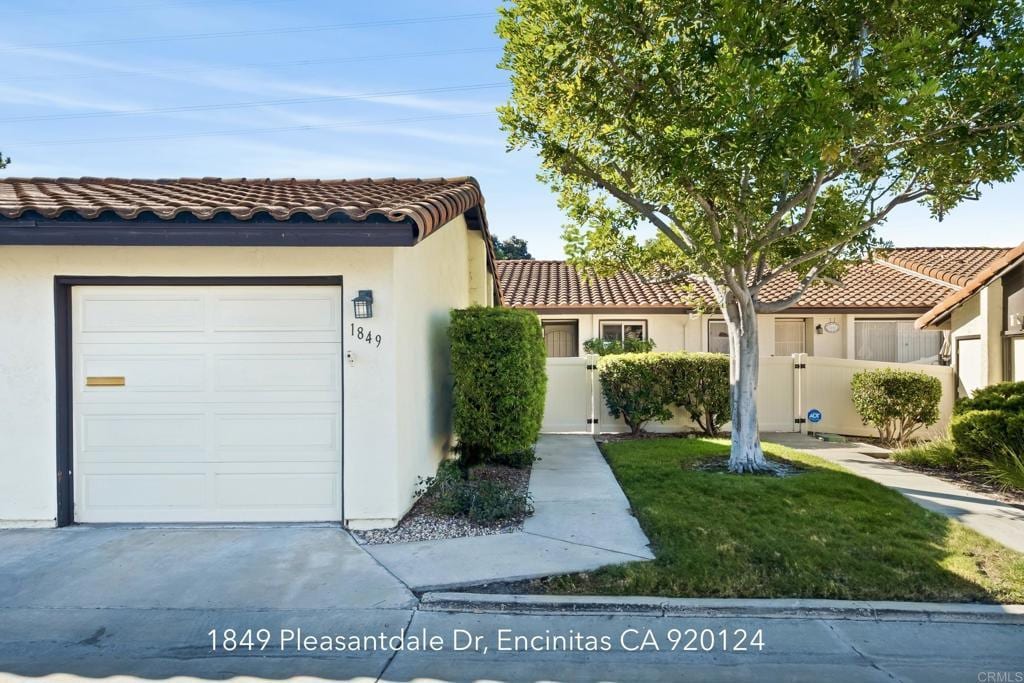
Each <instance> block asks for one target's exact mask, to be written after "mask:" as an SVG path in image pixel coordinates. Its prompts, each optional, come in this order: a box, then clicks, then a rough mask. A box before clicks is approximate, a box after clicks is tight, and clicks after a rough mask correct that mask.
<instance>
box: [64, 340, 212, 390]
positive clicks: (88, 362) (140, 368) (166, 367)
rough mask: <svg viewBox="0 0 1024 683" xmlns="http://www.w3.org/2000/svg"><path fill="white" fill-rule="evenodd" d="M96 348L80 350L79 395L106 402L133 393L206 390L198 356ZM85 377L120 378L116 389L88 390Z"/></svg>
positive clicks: (203, 360)
mask: <svg viewBox="0 0 1024 683" xmlns="http://www.w3.org/2000/svg"><path fill="white" fill-rule="evenodd" d="M108 346H109V345H108ZM94 348H96V345H88V346H87V347H86V348H83V349H82V365H81V367H82V371H81V376H80V377H79V378H78V382H79V385H80V386H81V387H82V389H83V391H85V392H88V393H96V394H102V395H104V396H106V397H107V398H111V397H116V396H118V395H122V394H126V393H129V394H130V393H134V392H137V391H148V392H152V391H196V392H198V391H203V390H204V388H205V386H206V358H205V356H203V355H201V354H194V353H193V354H168V353H162V352H160V351H159V350H154V352H153V353H150V354H134V355H127V354H124V353H117V352H116V350H115V351H114V352H111V351H110V350H108V349H104V351H103V352H102V353H100V352H94V351H92V349H94ZM88 377H124V379H125V385H124V387H120V388H117V389H115V388H113V387H90V386H87V385H86V379H87V378H88Z"/></svg>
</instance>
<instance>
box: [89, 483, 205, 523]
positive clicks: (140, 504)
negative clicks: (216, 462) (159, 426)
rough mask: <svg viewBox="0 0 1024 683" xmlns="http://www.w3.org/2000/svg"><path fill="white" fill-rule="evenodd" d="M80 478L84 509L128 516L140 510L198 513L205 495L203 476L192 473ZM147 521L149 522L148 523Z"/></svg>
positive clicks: (116, 517) (128, 518)
mask: <svg viewBox="0 0 1024 683" xmlns="http://www.w3.org/2000/svg"><path fill="white" fill-rule="evenodd" d="M82 476H83V479H84V482H83V483H84V486H83V489H84V493H85V500H84V501H83V503H84V505H85V507H86V508H87V509H90V510H92V509H95V510H100V511H105V512H106V513H107V514H108V515H110V514H111V513H115V511H119V510H120V511H125V512H127V513H129V514H130V513H131V512H132V511H133V510H137V509H139V508H150V509H153V508H162V509H164V510H174V509H181V508H192V509H196V510H198V509H200V508H202V507H203V505H204V503H205V501H206V499H207V497H208V495H207V487H208V485H207V475H206V473H205V472H191V473H169V472H159V473H150V474H146V473H134V474H122V473H117V474H113V473H103V472H96V473H91V472H87V473H85V474H84V475H82ZM132 520H133V518H132V517H121V516H118V515H116V513H115V514H114V515H113V516H105V517H103V518H101V519H97V520H96V521H132ZM147 521H149V520H147Z"/></svg>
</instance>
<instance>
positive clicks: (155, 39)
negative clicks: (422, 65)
mask: <svg viewBox="0 0 1024 683" xmlns="http://www.w3.org/2000/svg"><path fill="white" fill-rule="evenodd" d="M483 18H492V19H493V18H494V13H493V12H477V13H474V14H447V15H441V16H436V17H417V18H414V19H380V20H377V21H361V22H355V23H350V24H319V25H317V26H292V27H285V28H267V29H253V30H248V31H218V32H215V33H181V34H177V35H163V36H139V37H135V38H110V39H105V40H80V41H75V42H69V43H67V42H66V43H32V44H26V45H10V46H7V47H2V48H0V52H17V51H20V50H33V49H37V48H52V47H91V46H96V45H129V44H132V43H168V42H178V41H185V40H206V39H210V38H239V37H244V36H269V35H273V36H279V35H283V34H287V33H313V32H320V31H343V30H348V29H356V28H379V27H384V26H405V25H408V24H434V23H441V22H446V21H463V20H466V19H483Z"/></svg>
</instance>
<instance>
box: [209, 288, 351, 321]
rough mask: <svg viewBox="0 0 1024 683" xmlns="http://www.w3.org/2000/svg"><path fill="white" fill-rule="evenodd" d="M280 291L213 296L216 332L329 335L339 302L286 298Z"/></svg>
mask: <svg viewBox="0 0 1024 683" xmlns="http://www.w3.org/2000/svg"><path fill="white" fill-rule="evenodd" d="M279 292H280V290H279V289H278V290H273V291H272V292H265V293H262V294H259V293H255V292H247V293H246V294H243V295H237V294H224V295H219V296H215V298H214V303H213V330H214V331H216V332H333V331H336V330H337V329H338V318H339V308H340V307H339V305H338V304H339V302H338V300H337V299H336V298H334V297H330V296H315V297H314V296H308V297H301V298H300V297H288V296H282V295H281V294H280V293H279Z"/></svg>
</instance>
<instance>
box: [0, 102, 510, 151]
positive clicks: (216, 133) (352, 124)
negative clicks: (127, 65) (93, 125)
mask: <svg viewBox="0 0 1024 683" xmlns="http://www.w3.org/2000/svg"><path fill="white" fill-rule="evenodd" d="M493 115H494V112H493V111H483V112H473V113H470V114H440V115H437V116H416V117H411V118H404V119H383V120H381V119H376V120H368V121H345V122H342V123H325V124H310V125H305V126H278V127H275V128H242V129H239V128H231V129H225V130H208V131H201V132H196V133H173V134H169V135H134V136H126V137H113V138H110V137H108V138H77V139H69V140H28V141H25V142H14V143H12V144H10V145H8V148H12V149H16V148H19V147H60V146H65V145H91V144H108V143H116V142H148V141H153V140H185V139H189V138H205V137H220V136H224V135H250V134H253V133H287V132H292V131H306V130H329V129H340V128H365V127H377V126H385V127H386V126H389V125H397V124H404V123H419V122H423V121H451V120H455V119H472V118H481V117H484V116H493Z"/></svg>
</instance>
